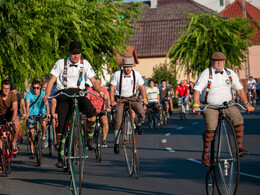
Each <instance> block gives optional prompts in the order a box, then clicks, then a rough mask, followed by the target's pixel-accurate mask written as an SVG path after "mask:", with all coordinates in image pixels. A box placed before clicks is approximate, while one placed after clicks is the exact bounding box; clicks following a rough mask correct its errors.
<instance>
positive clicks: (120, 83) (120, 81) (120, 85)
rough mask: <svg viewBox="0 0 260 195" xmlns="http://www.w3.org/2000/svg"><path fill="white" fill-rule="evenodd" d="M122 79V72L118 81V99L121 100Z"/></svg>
mask: <svg viewBox="0 0 260 195" xmlns="http://www.w3.org/2000/svg"><path fill="white" fill-rule="evenodd" d="M122 78H123V70H121V72H120V80H119V98H121V92H122Z"/></svg>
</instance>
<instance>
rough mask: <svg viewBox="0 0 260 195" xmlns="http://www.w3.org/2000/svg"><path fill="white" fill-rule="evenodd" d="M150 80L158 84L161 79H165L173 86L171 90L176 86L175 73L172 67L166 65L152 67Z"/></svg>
mask: <svg viewBox="0 0 260 195" xmlns="http://www.w3.org/2000/svg"><path fill="white" fill-rule="evenodd" d="M151 79H153V80H154V81H155V82H158V83H159V84H160V83H161V81H162V80H163V79H166V80H168V81H169V83H170V84H171V85H172V86H173V88H176V86H177V80H176V71H175V69H174V67H172V66H170V65H169V64H167V63H160V64H159V65H156V66H154V67H153V74H152V78H151Z"/></svg>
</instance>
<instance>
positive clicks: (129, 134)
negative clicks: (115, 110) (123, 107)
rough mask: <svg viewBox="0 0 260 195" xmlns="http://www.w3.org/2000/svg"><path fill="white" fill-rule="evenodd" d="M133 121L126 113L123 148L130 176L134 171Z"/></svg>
mask: <svg viewBox="0 0 260 195" xmlns="http://www.w3.org/2000/svg"><path fill="white" fill-rule="evenodd" d="M132 121H133V119H132V116H131V115H130V113H129V112H126V115H125V121H124V126H123V143H122V144H123V147H124V154H125V161H126V167H127V172H128V175H129V176H132V175H133V171H134V169H133V168H134V150H135V148H134V147H135V146H134V138H133V134H134V128H133V123H132Z"/></svg>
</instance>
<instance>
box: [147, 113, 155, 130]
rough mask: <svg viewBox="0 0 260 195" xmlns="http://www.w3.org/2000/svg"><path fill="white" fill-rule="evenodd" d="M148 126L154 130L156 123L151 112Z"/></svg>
mask: <svg viewBox="0 0 260 195" xmlns="http://www.w3.org/2000/svg"><path fill="white" fill-rule="evenodd" d="M148 126H149V129H150V130H153V126H154V121H153V118H152V113H151V111H150V110H149V111H148Z"/></svg>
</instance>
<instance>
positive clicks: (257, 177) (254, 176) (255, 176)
mask: <svg viewBox="0 0 260 195" xmlns="http://www.w3.org/2000/svg"><path fill="white" fill-rule="evenodd" d="M240 175H244V176H247V177H253V178H256V179H260V177H259V176H257V175H251V174H247V173H243V172H240Z"/></svg>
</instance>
